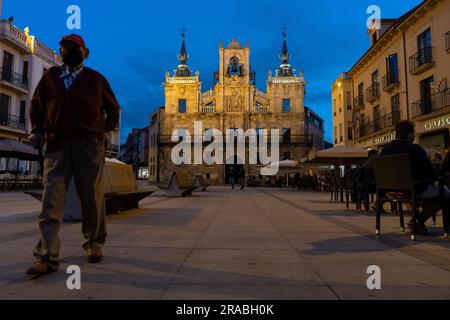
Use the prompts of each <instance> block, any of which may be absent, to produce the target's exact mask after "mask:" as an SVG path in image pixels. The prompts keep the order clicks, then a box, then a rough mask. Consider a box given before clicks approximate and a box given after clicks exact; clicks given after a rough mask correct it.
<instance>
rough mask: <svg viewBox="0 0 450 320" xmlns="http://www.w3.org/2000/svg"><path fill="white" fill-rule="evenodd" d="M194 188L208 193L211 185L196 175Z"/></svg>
mask: <svg viewBox="0 0 450 320" xmlns="http://www.w3.org/2000/svg"><path fill="white" fill-rule="evenodd" d="M194 186H195V187H196V188H198V189H201V190H202V191H206V189H207V188H208V187H209V186H210V184H209V183H206V182H205V179H204V178H203V176H202V175H196V176H195V178H194Z"/></svg>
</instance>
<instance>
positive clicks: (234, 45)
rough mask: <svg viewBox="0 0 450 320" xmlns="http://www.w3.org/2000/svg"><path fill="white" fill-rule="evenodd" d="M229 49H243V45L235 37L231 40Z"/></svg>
mask: <svg viewBox="0 0 450 320" xmlns="http://www.w3.org/2000/svg"><path fill="white" fill-rule="evenodd" d="M227 49H242V46H241V44H240V43H239V42H238V41H237V40H236V39H233V40H231V42H230V44H229V45H228V47H227Z"/></svg>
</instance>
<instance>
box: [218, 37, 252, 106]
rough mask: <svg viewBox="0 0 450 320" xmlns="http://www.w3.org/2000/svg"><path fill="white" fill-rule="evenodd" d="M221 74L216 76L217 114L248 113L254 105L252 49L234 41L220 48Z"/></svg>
mask: <svg viewBox="0 0 450 320" xmlns="http://www.w3.org/2000/svg"><path fill="white" fill-rule="evenodd" d="M219 60H220V62H219V72H217V73H216V74H215V79H214V82H215V86H216V88H215V89H216V105H217V112H221V113H222V112H223V113H248V112H250V106H251V105H252V103H253V92H254V88H255V84H254V78H255V77H254V73H253V72H252V71H251V69H250V48H249V46H248V45H246V46H245V48H244V47H242V46H241V44H240V43H239V42H238V41H237V40H235V39H233V40H232V41H231V43H230V44H229V45H228V46H227V47H226V48H224V47H223V46H222V43H221V44H220V47H219Z"/></svg>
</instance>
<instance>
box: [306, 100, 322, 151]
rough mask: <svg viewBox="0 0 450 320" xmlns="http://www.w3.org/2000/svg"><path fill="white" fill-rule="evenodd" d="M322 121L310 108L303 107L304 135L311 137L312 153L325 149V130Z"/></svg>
mask: <svg viewBox="0 0 450 320" xmlns="http://www.w3.org/2000/svg"><path fill="white" fill-rule="evenodd" d="M324 122H325V121H324V120H323V119H322V117H320V116H319V115H318V114H317V113H315V112H314V111H313V110H312V109H311V108H309V107H307V106H305V133H306V135H307V136H311V139H312V142H311V150H310V151H312V152H316V151H320V150H323V149H324V148H325V140H324V139H325V128H324Z"/></svg>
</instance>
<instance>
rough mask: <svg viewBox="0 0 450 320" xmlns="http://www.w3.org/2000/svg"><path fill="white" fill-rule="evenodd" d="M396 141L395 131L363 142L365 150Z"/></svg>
mask: <svg viewBox="0 0 450 320" xmlns="http://www.w3.org/2000/svg"><path fill="white" fill-rule="evenodd" d="M394 139H395V131H392V132H389V133H386V134H383V135H379V136H376V137H373V138H371V139H368V140H365V141H363V143H362V144H363V148H370V147H373V146H377V145H380V144H383V143H386V142H390V141H392V140H394Z"/></svg>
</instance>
